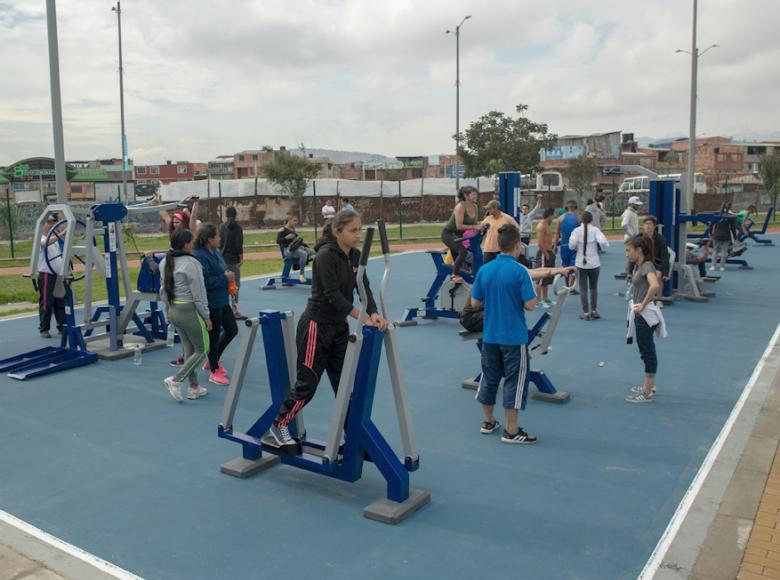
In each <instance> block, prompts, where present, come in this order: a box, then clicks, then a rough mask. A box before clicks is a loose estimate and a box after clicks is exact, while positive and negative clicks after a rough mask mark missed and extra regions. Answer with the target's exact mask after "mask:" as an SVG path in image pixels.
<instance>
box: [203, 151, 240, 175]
mask: <svg viewBox="0 0 780 580" xmlns="http://www.w3.org/2000/svg"><path fill="white" fill-rule="evenodd" d="M207 173H208V176H209V179H233V178H234V175H235V172H234V169H233V156H232V155H219V156H218V157H217V158H216V159H214V160H213V161H209V162H208V168H207Z"/></svg>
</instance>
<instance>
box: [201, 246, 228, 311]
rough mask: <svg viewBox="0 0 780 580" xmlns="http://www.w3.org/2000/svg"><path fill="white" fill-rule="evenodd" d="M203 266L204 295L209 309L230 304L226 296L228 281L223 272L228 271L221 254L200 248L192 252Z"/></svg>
mask: <svg viewBox="0 0 780 580" xmlns="http://www.w3.org/2000/svg"><path fill="white" fill-rule="evenodd" d="M192 255H193V256H195V257H196V258H197V259H198V260H199V261H200V263H201V265H202V266H203V281H204V282H205V283H206V295H207V296H208V301H209V308H211V309H214V310H216V309H217V308H222V307H223V306H227V305H228V304H230V296H229V294H228V289H227V286H228V279H227V276H225V271H226V270H227V269H228V267H227V264H226V263H225V260H224V258H223V257H222V254H220V253H219V252H217V251H213V252H212V251H210V250H207V249H206V248H201V249H199V250H195V251H194V252H192Z"/></svg>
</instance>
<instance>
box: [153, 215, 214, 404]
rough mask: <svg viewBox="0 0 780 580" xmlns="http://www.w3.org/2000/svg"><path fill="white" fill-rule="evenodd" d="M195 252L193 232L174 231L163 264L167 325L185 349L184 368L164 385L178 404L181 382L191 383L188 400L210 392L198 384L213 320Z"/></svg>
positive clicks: (163, 299)
mask: <svg viewBox="0 0 780 580" xmlns="http://www.w3.org/2000/svg"><path fill="white" fill-rule="evenodd" d="M190 252H192V232H190V231H189V230H175V231H174V232H173V234H171V248H170V249H169V250H168V253H167V254H165V258H163V260H162V262H160V272H162V278H163V283H162V288H161V290H160V297H161V299H162V301H163V302H164V303H165V304H166V305H167V308H166V312H167V315H168V323H169V324H173V325H174V326H175V327H176V330H177V332H178V333H179V337H181V341H182V344H183V346H184V365H183V366H182V367H181V369H180V370H179V372H178V373H177V374H175V375H173V376H171V377H167V378H166V379H165V380H164V381H163V382H164V384H165V388H166V389H167V390H168V393H169V394H170V395H171V397H173V399H174V400H175V401H176V402H177V403H181V402H182V394H181V383H182V381H183V380H184V379H185V378H186V379H188V380H189V387H188V388H187V398H188V399H190V400H195V399H199V398H200V397H203V396H205V395H207V394H208V391H207V390H206V389H205V388H203V387H201V386H200V385H199V384H198V365H200V364H202V363H203V361H204V359H205V358H206V354H207V353H208V351H209V334H208V331H209V330H211V327H212V326H211V320H210V319H209V306H208V300H207V298H206V285H205V284H204V282H203V268H202V267H201V265H200V262H199V261H198V259H197V258H195V257H194V256H193V255H192V254H191V253H190Z"/></svg>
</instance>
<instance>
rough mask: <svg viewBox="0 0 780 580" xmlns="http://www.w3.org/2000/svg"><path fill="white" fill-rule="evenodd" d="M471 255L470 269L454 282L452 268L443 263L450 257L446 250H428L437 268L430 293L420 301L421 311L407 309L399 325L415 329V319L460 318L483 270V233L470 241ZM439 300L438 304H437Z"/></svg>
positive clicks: (469, 239) (467, 264)
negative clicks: (472, 288) (459, 279)
mask: <svg viewBox="0 0 780 580" xmlns="http://www.w3.org/2000/svg"><path fill="white" fill-rule="evenodd" d="M466 241H468V248H467V249H468V252H469V256H470V258H471V260H470V263H469V262H467V263H466V265H465V266H466V267H469V264H470V270H469V271H467V270H463V271H461V272H460V276H461V277H462V278H463V282H453V281H452V280H451V277H452V266H450V265H448V264H445V263H444V257H445V256H446V255H447V250H446V249H445V250H426V253H427V254H429V255H430V256H431V259H432V260H433V265H434V268H435V269H436V277H435V278H434V279H433V283H432V284H431V287H430V288H429V289H428V292H427V293H426V294H425V296H423V297H422V298H420V300H421V301H422V303H423V305H422V307H421V308H407V309H406V311H405V312H404V316H403V318H402V319H401V320H400V321H398V322H397V323H396V324H397V326H414V325H416V324H417V321H416V320H415V318H418V317H419V318H423V319H425V320H436V319H438V318H454V319H456V320H457V319H458V318H460V313H461V310H463V305H464V304H465V303H466V299H467V298H468V296H469V293H470V292H471V286H472V285H473V284H474V277H475V276H476V275H477V272H478V271H479V269H480V268H481V267H482V262H483V256H482V246H481V244H482V234H481V233H479V232H477V233H476V234H474V235H473V236H471V237H470V238H468V240H466ZM437 301H438V304H437Z"/></svg>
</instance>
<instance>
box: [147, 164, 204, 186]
mask: <svg viewBox="0 0 780 580" xmlns="http://www.w3.org/2000/svg"><path fill="white" fill-rule="evenodd" d="M207 176H208V164H207V163H192V162H190V161H176V162H175V163H174V162H173V161H166V162H165V164H163V165H136V166H135V179H136V181H137V182H138V183H152V184H161V183H172V182H174V181H196V180H198V179H206V177H207Z"/></svg>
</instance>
